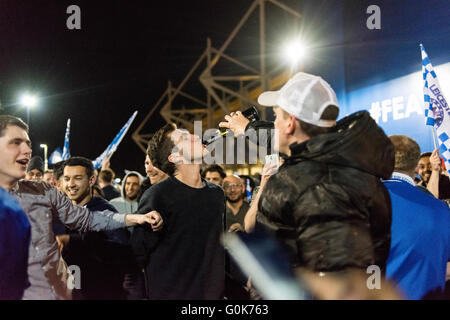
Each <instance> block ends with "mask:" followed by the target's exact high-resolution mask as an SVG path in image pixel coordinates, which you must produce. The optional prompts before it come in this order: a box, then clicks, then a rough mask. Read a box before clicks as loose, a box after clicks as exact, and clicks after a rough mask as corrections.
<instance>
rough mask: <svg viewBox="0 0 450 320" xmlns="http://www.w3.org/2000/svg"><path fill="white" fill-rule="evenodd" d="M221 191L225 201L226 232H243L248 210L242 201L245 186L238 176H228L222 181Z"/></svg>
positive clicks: (245, 203) (247, 206) (246, 204)
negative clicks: (223, 193)
mask: <svg viewBox="0 0 450 320" xmlns="http://www.w3.org/2000/svg"><path fill="white" fill-rule="evenodd" d="M223 190H224V191H225V197H226V199H227V211H226V222H225V226H226V230H228V231H229V232H237V231H244V218H245V214H246V213H247V211H248V209H249V205H248V203H247V202H246V201H245V200H244V196H245V186H244V184H243V183H242V180H241V178H239V177H238V176H234V175H233V176H228V177H226V178H225V179H224V180H223Z"/></svg>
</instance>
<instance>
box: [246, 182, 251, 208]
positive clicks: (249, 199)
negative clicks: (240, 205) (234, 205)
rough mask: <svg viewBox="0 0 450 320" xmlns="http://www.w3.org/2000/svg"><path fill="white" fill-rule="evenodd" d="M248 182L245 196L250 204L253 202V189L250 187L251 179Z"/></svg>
mask: <svg viewBox="0 0 450 320" xmlns="http://www.w3.org/2000/svg"><path fill="white" fill-rule="evenodd" d="M246 180H247V185H246V186H245V196H246V198H247V202H248V203H250V202H251V201H252V187H251V186H250V179H246Z"/></svg>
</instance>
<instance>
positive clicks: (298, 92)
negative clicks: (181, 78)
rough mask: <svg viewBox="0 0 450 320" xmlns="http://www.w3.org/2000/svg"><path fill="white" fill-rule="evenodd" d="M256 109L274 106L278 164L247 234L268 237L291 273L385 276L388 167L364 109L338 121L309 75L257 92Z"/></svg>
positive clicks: (237, 119)
mask: <svg viewBox="0 0 450 320" xmlns="http://www.w3.org/2000/svg"><path fill="white" fill-rule="evenodd" d="M258 103H259V104H260V105H262V106H271V107H274V112H275V122H274V123H273V126H274V127H275V129H276V130H275V137H274V138H275V150H278V151H279V152H280V153H281V154H282V156H283V158H284V164H283V165H282V166H281V167H280V168H279V170H278V172H277V173H276V174H274V175H272V176H271V177H270V178H269V179H268V180H267V182H266V183H265V186H264V188H263V191H262V192H261V194H260V195H259V202H258V204H257V210H253V211H252V209H251V208H250V210H249V212H248V213H247V216H246V218H245V224H246V225H245V229H246V231H252V230H253V229H255V230H258V229H262V230H264V231H266V232H268V233H269V234H272V235H273V236H274V237H275V238H277V239H278V240H279V241H280V242H281V243H282V244H283V245H284V247H285V248H286V249H287V252H288V253H289V255H290V262H291V265H292V267H293V268H297V267H298V268H306V269H308V270H312V271H313V272H322V273H325V274H326V273H327V272H335V271H345V270H348V269H360V270H363V271H364V272H365V270H366V269H367V267H368V266H370V265H378V266H379V268H380V269H381V271H382V272H383V271H384V270H385V267H386V260H387V257H388V254H389V245H390V222H391V209H390V200H389V195H388V194H387V192H386V189H385V188H384V187H383V185H382V183H381V182H380V178H384V179H386V178H389V177H390V175H391V174H392V171H393V168H394V150H393V146H392V143H391V142H390V140H389V139H388V137H387V136H386V135H385V134H384V132H383V130H382V129H381V128H380V127H378V126H377V124H376V123H375V121H374V120H373V119H372V118H371V117H370V114H369V113H368V112H367V111H360V112H357V113H354V114H352V115H349V116H347V117H346V118H344V119H342V120H340V121H339V122H336V119H337V117H338V113H339V104H338V101H337V98H336V94H335V92H334V90H333V89H332V88H331V86H330V85H329V84H328V83H327V82H326V81H325V80H323V79H322V78H320V77H318V76H314V75H310V74H307V73H302V72H300V73H297V74H296V75H294V76H293V77H292V78H291V79H290V80H289V81H288V82H287V83H286V84H285V85H284V86H283V87H282V88H281V89H280V90H278V91H267V92H263V93H262V94H261V95H260V96H259V98H258ZM225 120H227V122H225V123H221V126H224V127H229V128H230V129H231V130H233V131H235V130H236V131H237V134H239V133H242V132H240V131H239V130H241V131H243V130H242V128H245V129H246V130H247V129H249V128H253V127H252V126H253V125H252V123H246V122H245V121H244V120H243V119H242V117H241V113H240V112H237V113H236V114H231V115H229V116H226V117H225ZM253 129H255V128H253ZM256 129H258V128H256ZM235 134H236V132H235ZM252 207H253V206H252Z"/></svg>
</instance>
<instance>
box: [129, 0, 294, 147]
mask: <svg viewBox="0 0 450 320" xmlns="http://www.w3.org/2000/svg"><path fill="white" fill-rule="evenodd" d="M268 4H270V6H275V7H277V8H278V9H281V10H284V11H285V12H287V13H288V14H289V15H291V16H292V17H293V18H295V19H296V20H298V19H300V18H301V14H300V13H299V12H297V11H295V10H293V9H291V8H290V7H288V6H287V5H285V4H283V3H281V2H279V1H278V0H254V1H253V3H252V4H251V6H250V8H249V9H248V10H247V11H246V13H245V14H244V16H243V17H242V18H241V20H240V21H239V23H238V24H237V25H236V27H235V28H234V30H233V31H232V32H231V34H230V35H229V37H228V39H227V40H226V41H225V42H224V43H223V44H222V46H221V47H220V48H219V49H216V48H214V47H213V46H212V44H211V39H209V38H208V39H207V43H206V49H205V50H204V52H203V53H202V54H201V55H200V57H199V58H198V60H197V62H196V63H195V64H194V66H193V67H192V69H191V70H190V71H189V72H188V73H187V75H186V76H185V78H184V79H183V81H182V82H181V83H180V84H179V85H178V86H174V85H173V84H172V83H171V82H170V81H169V84H168V87H167V89H166V90H165V91H164V93H163V94H162V96H161V97H160V99H159V100H158V101H157V103H156V104H155V105H154V106H153V107H152V108H151V109H150V111H149V112H148V114H147V115H146V117H145V118H144V120H143V121H142V122H141V123H140V124H139V126H138V128H137V129H136V130H135V131H134V132H133V134H132V138H133V140H134V141H135V142H136V144H137V145H138V146H139V147H140V148H141V150H142V151H144V152H145V151H146V148H147V144H148V141H149V139H150V138H151V136H152V133H143V132H142V131H143V129H144V126H145V124H146V123H147V122H148V121H149V120H150V118H151V117H152V115H153V114H154V112H155V111H156V110H158V109H160V114H161V116H162V117H163V118H164V119H165V120H166V121H167V122H168V123H175V124H177V125H178V126H181V127H183V128H186V129H188V130H190V131H191V132H192V130H193V126H194V121H202V126H203V129H206V128H214V127H217V124H218V123H219V122H220V121H222V119H223V117H224V116H225V115H226V114H229V113H230V112H231V111H237V110H244V109H245V108H247V107H249V106H250V105H254V106H257V107H258V104H257V102H256V99H257V97H258V96H259V94H260V93H261V92H263V91H265V90H270V89H277V88H279V87H280V86H281V85H283V84H284V83H285V82H286V81H287V79H288V78H289V76H290V74H291V71H290V70H287V69H286V67H283V66H282V65H280V66H278V67H275V68H274V69H273V70H270V71H268V70H267V69H268V68H267V64H266V49H265V48H266V17H265V16H266V11H268V10H267V5H268ZM258 10H259V55H258V58H259V69H257V68H255V67H252V66H249V65H248V64H247V63H244V62H242V61H239V60H238V59H237V58H234V57H232V56H231V55H229V54H227V53H226V50H227V48H228V47H229V45H230V43H231V42H232V41H233V39H235V37H236V35H237V34H238V33H239V31H240V30H241V29H242V27H243V26H244V24H246V22H247V21H248V20H249V17H250V16H251V15H252V14H253V13H254V12H257V11H258ZM219 62H221V63H227V64H229V65H230V66H231V68H232V69H233V70H236V69H238V71H237V73H238V75H230V74H229V73H227V74H226V75H220V74H217V72H215V73H213V71H215V70H214V69H215V68H216V67H217V65H218V63H219ZM199 72H200V75H199V77H198V78H197V79H198V80H199V82H200V84H201V85H202V86H203V88H204V91H206V99H200V98H198V97H195V96H194V95H191V94H189V93H187V92H186V89H185V87H186V84H187V83H188V82H189V81H192V80H194V81H195V80H197V79H196V78H194V74H196V73H197V74H198V73H199ZM260 113H261V117H262V118H263V119H265V118H266V108H260Z"/></svg>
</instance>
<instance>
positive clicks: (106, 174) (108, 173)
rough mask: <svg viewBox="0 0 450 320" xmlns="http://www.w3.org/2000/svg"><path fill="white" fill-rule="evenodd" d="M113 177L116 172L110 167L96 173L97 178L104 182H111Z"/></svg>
mask: <svg viewBox="0 0 450 320" xmlns="http://www.w3.org/2000/svg"><path fill="white" fill-rule="evenodd" d="M115 177H116V174H115V173H114V171H113V170H112V169H110V168H107V169H104V170H101V171H100V173H99V174H98V178H99V179H102V180H103V181H104V182H105V183H112V182H113V180H114V178H115Z"/></svg>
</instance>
